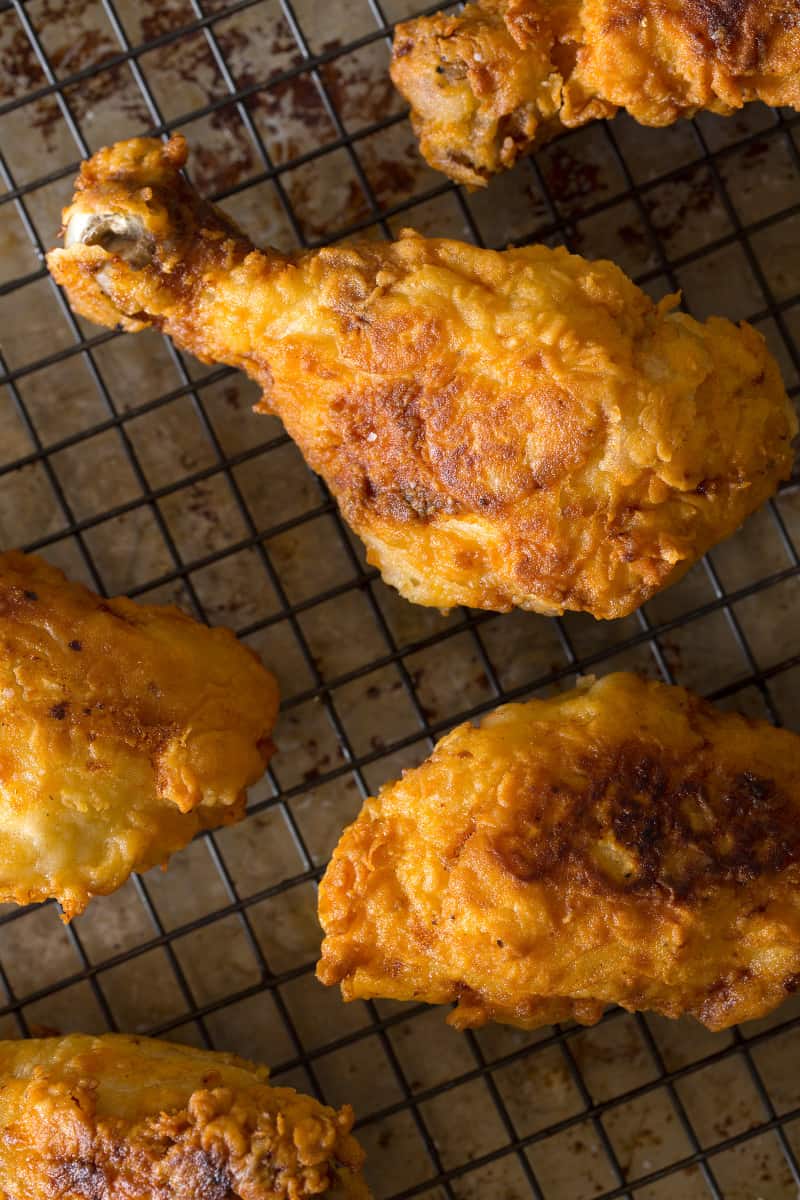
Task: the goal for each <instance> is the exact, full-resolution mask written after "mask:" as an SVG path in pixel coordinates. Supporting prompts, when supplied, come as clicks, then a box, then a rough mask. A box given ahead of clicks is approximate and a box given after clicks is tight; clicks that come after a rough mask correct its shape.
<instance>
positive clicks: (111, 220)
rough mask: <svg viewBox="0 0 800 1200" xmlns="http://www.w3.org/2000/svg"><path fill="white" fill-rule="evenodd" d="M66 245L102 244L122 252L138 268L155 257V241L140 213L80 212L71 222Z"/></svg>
mask: <svg viewBox="0 0 800 1200" xmlns="http://www.w3.org/2000/svg"><path fill="white" fill-rule="evenodd" d="M64 245H65V247H66V248H67V249H69V248H70V246H75V245H84V246H100V247H102V249H103V250H106V251H108V253H109V254H115V255H118V256H119V257H120V258H122V259H124V261H125V262H126V263H127V264H128V265H129V266H130V267H133V269H134V270H137V271H138V270H141V269H142V268H143V267H146V266H148V265H149V264H150V263H151V262H152V261H153V255H154V254H155V241H154V240H153V237H152V236H151V234H150V233H148V231H147V230H146V229H145V226H144V222H143V221H142V220H141V218H140V217H134V216H130V215H129V214H127V213H86V212H76V213H75V214H74V215H73V216H72V217H70V220H69V222H68V224H67V228H66V231H65V236H64Z"/></svg>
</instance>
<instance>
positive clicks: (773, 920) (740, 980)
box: [317, 674, 800, 1030]
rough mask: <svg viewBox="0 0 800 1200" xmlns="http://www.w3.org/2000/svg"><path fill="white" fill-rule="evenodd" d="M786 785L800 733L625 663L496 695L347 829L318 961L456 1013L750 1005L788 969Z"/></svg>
mask: <svg viewBox="0 0 800 1200" xmlns="http://www.w3.org/2000/svg"><path fill="white" fill-rule="evenodd" d="M798 781H800V737H798V736H797V735H795V734H792V733H788V732H786V731H785V730H779V729H775V728H773V727H772V726H771V725H767V724H766V723H764V722H756V721H750V720H748V719H746V718H745V717H743V716H739V715H736V714H727V713H722V712H719V711H718V710H717V709H715V708H713V707H712V706H711V705H709V704H707V703H705V702H704V701H702V700H700V699H699V698H698V697H696V696H693V695H692V694H691V693H689V692H687V691H684V690H683V688H673V687H666V686H665V685H663V684H658V683H651V682H646V681H645V680H643V679H640V678H638V677H637V676H635V675H628V674H615V675H609V676H607V677H606V678H605V679H602V680H600V681H599V682H597V683H592V682H591V681H589V682H588V683H585V684H583V685H582V686H580V687H579V688H578V689H576V690H575V691H572V692H568V693H566V694H564V695H561V696H556V697H554V698H553V699H550V700H532V701H530V702H529V703H527V704H508V705H504V706H503V707H501V708H499V709H497V710H496V711H495V712H494V713H492V714H491V715H490V716H488V717H487V718H486V719H485V720H484V721H483V723H482V724H481V725H480V727H478V728H475V727H474V726H472V725H468V724H467V725H461V726H459V727H458V728H457V729H455V730H454V731H453V732H452V733H450V734H448V735H447V737H445V738H443V739H442V740H441V741H440V742H439V744H438V746H437V747H436V749H435V751H434V753H433V754H432V755H431V757H430V758H429V759H428V760H427V761H426V762H424V763H423V764H422V765H421V766H420V767H417V768H416V769H415V770H412V771H408V772H407V773H406V774H405V775H404V777H403V779H402V780H401V781H399V782H397V783H394V784H391V785H389V786H387V787H385V788H383V789H382V791H381V792H380V793H379V794H378V796H377V797H376V798H374V799H370V800H368V801H367V802H366V803H365V805H364V807H363V809H362V811H361V814H360V815H359V817H358V818H357V820H356V821H355V823H354V824H352V825H351V826H350V827H349V828H348V829H347V830H345V832H344V834H343V835H342V838H341V840H340V842H339V845H338V846H337V848H336V850H335V852H334V855H333V859H332V861H331V864H330V866H329V867H328V870H327V873H326V875H325V877H324V879H323V880H322V883H321V885H320V892H319V914H320V921H321V923H322V926H323V928H324V929H325V933H326V937H325V940H324V942H323V945H322V957H321V960H320V962H319V965H318V968H317V977H318V978H319V979H320V980H321V981H322V982H323V983H325V984H335V983H340V984H341V987H342V993H343V995H344V997H345V999H346V1000H354V999H367V998H369V997H377V996H380V997H389V998H392V999H396V1000H412V999H413V1000H417V1001H419V1000H423V1001H426V1002H427V1003H430V1004H442V1003H446V1002H449V1001H457V1002H458V1007H457V1008H456V1009H455V1010H454V1012H453V1013H452V1014H451V1016H450V1018H449V1019H450V1021H451V1023H452V1024H454V1025H456V1026H457V1027H459V1028H465V1027H468V1026H473V1025H481V1024H483V1023H484V1022H486V1021H489V1020H494V1021H501V1022H506V1023H509V1024H512V1025H519V1026H521V1027H523V1028H527V1029H533V1028H536V1027H537V1026H539V1025H544V1024H548V1023H550V1022H553V1021H561V1020H567V1019H570V1018H571V1019H574V1020H576V1021H579V1022H582V1023H584V1024H592V1023H593V1022H594V1021H597V1020H598V1019H599V1018H600V1016H601V1014H602V1012H603V1010H604V1008H605V1006H606V1005H608V1004H611V1003H615V1004H620V1005H622V1006H623V1007H624V1008H627V1009H630V1010H632V1011H635V1010H648V1009H650V1010H654V1011H655V1012H659V1013H662V1014H663V1015H665V1016H668V1017H679V1016H681V1015H683V1014H685V1013H690V1014H691V1015H692V1016H694V1017H696V1018H697V1019H698V1020H699V1021H702V1022H703V1023H704V1024H705V1025H707V1026H708V1028H709V1029H714V1030H718V1029H724V1028H725V1027H727V1026H728V1025H733V1024H734V1023H736V1022H739V1021H744V1020H748V1019H750V1018H753V1017H761V1016H763V1015H764V1014H765V1013H768V1012H769V1011H770V1010H771V1009H773V1008H775V1007H776V1006H777V1005H778V1004H780V1002H781V1001H782V1000H783V999H784V998H785V997H786V996H787V995H788V994H789V993H790V992H794V991H796V990H797V987H798V984H800V782H798Z"/></svg>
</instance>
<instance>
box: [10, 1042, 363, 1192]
mask: <svg viewBox="0 0 800 1200" xmlns="http://www.w3.org/2000/svg"><path fill="white" fill-rule="evenodd" d="M268 1075H269V1072H268V1071H267V1069H266V1067H257V1066H255V1065H254V1064H253V1063H249V1062H246V1061H245V1060H244V1059H241V1058H237V1056H236V1055H234V1054H218V1053H213V1052H211V1051H208V1050H196V1049H194V1048H193V1047H191V1046H179V1045H173V1044H171V1043H169V1042H158V1041H152V1040H150V1039H149V1038H141V1037H125V1036H123V1035H120V1034H108V1035H106V1036H104V1037H88V1036H86V1035H84V1034H72V1035H71V1036H69V1037H64V1038H43V1039H40V1040H37V1041H18V1042H0V1200H65V1198H67V1200H72V1198H73V1197H74V1198H75V1200H79V1198H80V1197H86V1198H87V1200H89V1198H90V1197H97V1198H98V1200H100V1198H101V1197H102V1200H306V1198H309V1200H310V1198H311V1197H327V1198H328V1200H369V1192H368V1190H367V1186H366V1184H365V1183H364V1180H363V1176H362V1174H361V1167H362V1165H363V1161H364V1154H363V1151H362V1150H361V1148H360V1146H359V1145H358V1143H357V1142H356V1141H355V1139H354V1138H353V1137H351V1136H350V1130H351V1128H352V1125H353V1113H352V1109H350V1108H349V1107H348V1106H345V1107H344V1108H342V1109H341V1110H340V1111H339V1112H336V1110H335V1109H332V1108H327V1107H325V1106H324V1105H322V1104H320V1103H318V1101H316V1100H312V1099H311V1098H310V1097H309V1096H302V1095H299V1094H298V1093H297V1092H295V1091H294V1089H293V1088H285V1087H271V1086H270V1085H269V1083H268V1082H267V1079H268Z"/></svg>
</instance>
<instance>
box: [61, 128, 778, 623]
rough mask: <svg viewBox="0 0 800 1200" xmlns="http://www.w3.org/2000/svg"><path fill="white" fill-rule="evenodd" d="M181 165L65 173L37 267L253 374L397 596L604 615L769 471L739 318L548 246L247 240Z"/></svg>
mask: <svg viewBox="0 0 800 1200" xmlns="http://www.w3.org/2000/svg"><path fill="white" fill-rule="evenodd" d="M185 155H186V147H185V143H184V141H183V139H181V138H173V139H172V140H171V141H170V142H169V143H167V145H166V146H164V145H162V144H161V143H159V142H155V141H149V140H144V139H135V140H133V141H129V142H123V143H120V144H118V145H116V146H114V147H112V148H111V149H108V150H102V151H100V152H99V153H98V154H96V155H95V156H94V157H93V158H92V159H90V160H89V161H88V162H86V163H84V165H83V167H82V169H81V174H80V178H79V180H78V185H77V191H76V194H75V198H74V202H73V204H72V205H71V206H70V207H69V208H67V209H66V210H65V213H64V223H65V227H66V248H65V249H63V250H54V251H52V252H51V253H50V255H49V257H48V262H49V266H50V269H51V271H52V272H53V274H54V276H55V278H56V279H57V280H58V282H59V283H61V284H63V285H64V286H65V287H66V289H67V292H68V294H69V298H70V301H71V303H72V305H73V307H74V308H75V309H76V310H77V311H78V312H80V313H83V314H84V315H85V316H88V317H91V318H92V319H94V320H97V321H100V322H103V323H105V324H114V323H115V322H119V323H121V324H122V325H123V326H124V327H125V328H127V329H130V330H136V329H140V328H142V327H143V326H144V325H148V324H149V325H155V326H157V327H159V328H161V329H163V330H164V331H165V332H166V333H168V334H170V336H172V337H173V338H174V340H175V341H176V343H177V344H178V345H180V346H182V347H184V348H185V349H187V350H190V351H191V352H192V353H194V354H196V355H198V356H199V357H200V358H203V359H205V360H206V361H217V362H225V363H230V364H232V365H233V366H237V367H241V368H242V369H243V370H245V371H247V373H248V374H249V375H251V376H252V377H253V378H254V379H256V380H257V381H258V382H259V383H260V384H261V386H262V387H263V389H264V393H265V399H264V401H263V403H262V404H261V405H260V406H259V407H260V408H261V409H262V411H265V410H267V409H268V408H269V409H272V410H274V411H275V412H277V413H278V415H279V416H280V417H281V418H282V419H283V421H284V423H285V425H286V428H287V430H288V432H289V433H290V435H291V436H292V437H293V438H294V439H295V441H296V442H297V444H298V445H299V446H300V448H301V450H302V452H303V454H304V455H305V457H306V459H307V460H308V462H309V464H310V465H311V467H312V468H313V469H314V470H315V471H317V472H318V473H319V474H320V475H322V476H323V478H324V479H325V481H326V482H327V484H328V486H329V487H330V489H331V491H332V492H333V493H334V495H335V496H336V498H337V500H338V502H339V505H340V507H341V510H342V513H343V515H344V517H345V519H346V520H347V521H348V522H349V523H350V525H351V526H352V527H353V529H354V530H355V531H356V533H358V534H359V536H360V537H361V538H362V539H363V540H364V542H365V543H366V545H367V549H368V558H369V561H370V562H371V563H373V564H375V565H376V566H377V567H379V569H380V570H381V572H382V574H383V577H384V579H385V580H386V582H387V583H389V584H391V585H393V586H394V587H396V588H397V589H398V591H400V592H401V593H402V595H403V596H405V597H406V599H408V600H412V601H415V602H416V603H418V604H428V605H434V606H436V607H439V608H450V607H451V606H453V605H457V604H466V605H470V606H472V607H474V608H486V609H493V610H496V611H506V610H508V609H510V608H512V607H513V606H519V607H522V608H526V609H532V610H534V611H537V612H542V613H549V614H552V613H561V612H563V611H564V610H565V609H577V610H584V611H587V612H590V613H593V614H594V616H596V617H620V616H623V615H625V614H626V613H629V612H631V611H632V610H633V609H635V608H636V607H637V606H638V605H640V604H642V603H643V602H644V601H645V600H647V599H648V598H649V597H650V596H652V595H653V594H654V593H655V592H656V591H658V590H659V589H660V588H662V587H664V586H666V585H667V584H670V583H673V582H674V581H675V580H677V579H678V578H679V577H680V576H681V575H682V574H683V573H684V572H685V571H686V570H687V568H688V567H689V566H690V565H691V564H692V563H693V562H694V561H695V560H696V559H697V558H698V557H699V556H700V555H701V554H703V553H704V552H705V551H706V550H707V549H708V548H709V547H710V546H711V545H713V544H714V543H715V542H717V541H719V540H720V539H721V538H723V537H726V536H727V535H728V534H730V533H732V532H733V531H734V530H735V529H736V528H737V526H738V525H740V524H741V522H742V521H743V520H744V518H745V517H746V516H747V515H748V514H749V513H751V512H752V511H753V510H754V509H755V508H757V507H758V506H759V505H760V504H761V503H763V502H764V501H765V500H766V499H767V498H768V497H769V496H770V495H771V494H772V492H773V491H774V490H775V488H776V486H777V484H778V482H779V480H780V479H781V478H783V477H784V476H786V475H788V473H789V471H790V466H791V461H792V450H791V446H790V443H791V439H792V437H793V436H794V434H795V432H796V430H797V420H796V417H795V415H794V411H793V409H792V408H791V407H790V404H789V401H788V399H787V396H786V393H785V390H784V387H783V384H782V383H781V379H780V374H779V371H778V368H777V366H776V364H775V362H774V360H773V359H772V357H771V356H770V354H769V353H768V351H767V349H766V346H765V343H764V341H763V339H762V338H761V336H760V335H759V334H758V333H756V332H755V331H754V330H753V329H751V328H750V327H749V326H747V325H741V326H739V327H738V328H737V327H736V326H735V325H733V324H731V322H730V321H726V320H722V319H719V318H712V319H711V320H709V321H708V322H707V323H706V324H705V325H701V324H699V323H698V322H697V321H694V320H692V318H691V317H688V316H686V315H685V314H683V313H678V312H674V311H671V310H672V309H674V307H675V303H676V301H675V298H671V299H669V300H666V301H662V302H661V303H660V304H657V305H656V304H653V302H652V301H651V300H650V299H649V298H648V297H647V296H646V295H645V294H644V293H643V292H642V291H640V290H639V289H638V288H637V287H636V286H635V285H634V284H633V283H631V281H630V280H628V279H627V278H626V277H625V276H624V275H623V274H622V272H621V271H619V270H618V269H617V268H616V267H615V266H613V265H612V264H611V263H608V262H596V263H590V262H586V261H585V260H584V259H581V258H578V257H575V256H573V255H570V254H567V252H566V251H565V250H563V249H558V250H550V249H547V248H546V247H544V246H534V247H529V248H526V249H521V250H507V251H506V252H504V253H496V252H493V251H488V250H480V249H477V248H476V247H474V246H469V245H464V244H462V243H459V242H453V241H447V240H428V239H425V238H422V237H420V236H418V235H416V234H413V233H407V234H406V235H405V236H404V237H402V238H401V239H400V240H399V241H397V242H395V243H391V244H387V243H383V242H359V243H356V244H352V245H338V246H333V247H329V248H327V249H324V250H319V251H316V252H313V253H308V254H303V255H300V256H299V257H295V258H285V257H283V256H282V255H280V254H278V253H276V252H274V251H266V252H262V251H258V250H254V249H253V247H252V245H251V244H250V242H249V241H248V240H247V239H246V238H245V237H244V235H242V234H241V233H240V232H238V231H237V230H236V228H235V227H234V226H233V225H232V224H231V222H230V221H228V220H227V219H226V218H225V217H224V216H223V215H222V214H221V213H220V212H218V211H217V210H216V209H214V208H212V207H211V206H210V205H208V204H203V203H202V202H201V201H200V200H199V199H198V198H197V196H196V194H195V193H194V191H193V190H192V189H191V188H190V187H189V185H188V184H187V183H186V182H185V181H184V180H183V178H182V177H181V175H180V174H179V168H180V167H181V166H182V164H183V162H184V159H185Z"/></svg>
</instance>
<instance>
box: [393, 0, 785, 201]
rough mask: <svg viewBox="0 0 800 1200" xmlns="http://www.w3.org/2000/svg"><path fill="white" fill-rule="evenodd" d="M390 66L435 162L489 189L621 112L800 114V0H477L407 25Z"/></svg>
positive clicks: (669, 118) (653, 119)
mask: <svg viewBox="0 0 800 1200" xmlns="http://www.w3.org/2000/svg"><path fill="white" fill-rule="evenodd" d="M391 72H392V79H393V80H394V82H395V84H396V86H397V88H398V89H399V90H400V92H402V94H403V96H404V97H405V98H406V100H408V102H409V103H410V104H411V116H412V122H413V125H414V129H415V131H416V133H417V136H418V137H419V141H420V150H421V151H422V153H423V155H424V156H425V158H426V159H427V160H428V162H429V163H430V164H431V166H433V167H436V168H437V169H438V170H440V171H444V173H445V174H446V175H449V176H450V177H451V178H452V179H456V180H458V181H459V182H460V183H465V184H467V185H468V186H470V187H484V186H485V185H486V183H487V182H488V180H489V179H490V178H491V176H492V175H494V174H496V173H497V172H499V171H502V170H505V169H506V168H508V167H511V166H513V164H514V163H515V162H516V161H517V159H518V158H519V157H520V156H521V155H523V154H529V153H530V152H531V151H532V150H534V149H535V148H536V147H537V146H539V145H541V144H542V143H543V142H546V141H548V140H549V139H550V138H551V137H553V136H554V135H555V134H557V133H560V132H562V131H563V130H565V129H575V128H577V127H578V126H580V125H585V124H586V123H587V122H588V121H592V120H595V119H597V118H600V117H613V116H614V115H615V114H616V113H617V112H618V111H619V110H620V109H624V110H626V111H627V112H628V113H630V115H631V116H632V117H635V119H636V120H637V121H639V122H641V123H642V124H643V125H670V124H672V122H673V121H675V120H677V119H678V117H681V116H684V117H690V116H693V115H694V114H695V113H696V112H698V111H699V110H700V109H708V110H709V111H711V112H716V113H722V114H725V115H728V114H730V113H732V112H734V111H735V110H736V109H738V108H741V107H742V105H743V104H745V103H746V102H747V101H750V100H764V101H766V103H767V104H775V105H783V106H791V107H794V108H800V0H714V2H713V3H712V2H710V0H478V3H476V4H468V5H467V7H466V8H465V9H464V11H463V13H461V14H458V15H457V14H455V13H453V12H447V13H435V14H434V15H433V16H430V17H419V18H417V19H415V20H412V21H408V22H405V23H404V24H401V25H398V27H397V31H396V34H395V40H394V54H393V58H392V67H391Z"/></svg>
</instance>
